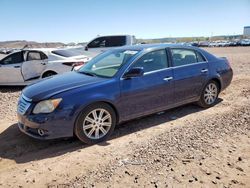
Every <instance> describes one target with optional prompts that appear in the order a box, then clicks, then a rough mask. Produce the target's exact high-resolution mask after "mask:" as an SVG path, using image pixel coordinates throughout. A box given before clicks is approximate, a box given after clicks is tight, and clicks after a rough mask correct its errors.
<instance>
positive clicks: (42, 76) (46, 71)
mask: <svg viewBox="0 0 250 188" xmlns="http://www.w3.org/2000/svg"><path fill="white" fill-rule="evenodd" d="M49 72H52V73H55V74H58V73H57V72H56V71H54V70H45V71H44V72H43V73H42V74H41V78H44V75H45V74H47V73H49Z"/></svg>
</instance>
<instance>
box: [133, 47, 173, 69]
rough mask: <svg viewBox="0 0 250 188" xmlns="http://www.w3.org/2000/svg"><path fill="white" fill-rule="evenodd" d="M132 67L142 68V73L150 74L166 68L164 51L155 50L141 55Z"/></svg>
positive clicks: (166, 62)
mask: <svg viewBox="0 0 250 188" xmlns="http://www.w3.org/2000/svg"><path fill="white" fill-rule="evenodd" d="M133 67H142V68H143V70H144V72H145V73H146V72H151V71H155V70H160V69H164V68H167V67H168V61H167V56H166V51H165V50H157V51H154V52H149V53H147V54H145V55H143V56H142V57H141V58H140V59H139V60H138V61H136V62H135V63H134V64H133V65H132V68H133Z"/></svg>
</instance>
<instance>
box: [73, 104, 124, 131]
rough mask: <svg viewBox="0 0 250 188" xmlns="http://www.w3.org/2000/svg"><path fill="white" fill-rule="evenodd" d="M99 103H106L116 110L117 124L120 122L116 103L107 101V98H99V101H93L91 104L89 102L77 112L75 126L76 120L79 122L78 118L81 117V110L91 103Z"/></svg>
mask: <svg viewBox="0 0 250 188" xmlns="http://www.w3.org/2000/svg"><path fill="white" fill-rule="evenodd" d="M99 103H105V104H107V105H109V106H110V107H111V108H112V109H113V110H114V112H115V115H116V124H118V123H119V112H118V110H117V108H116V107H115V105H114V104H113V103H112V102H110V101H107V100H98V101H93V102H91V103H89V104H87V105H84V106H83V107H82V108H81V109H80V110H79V111H78V112H77V115H76V118H75V122H74V127H75V125H76V122H77V120H78V118H79V116H80V114H81V112H82V111H83V110H84V109H86V108H87V107H89V106H90V105H94V104H99Z"/></svg>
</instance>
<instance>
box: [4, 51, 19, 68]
mask: <svg viewBox="0 0 250 188" xmlns="http://www.w3.org/2000/svg"><path fill="white" fill-rule="evenodd" d="M22 62H23V53H22V52H16V53H13V54H11V55H9V56H8V57H6V58H5V59H3V60H2V64H3V65H10V64H16V63H22Z"/></svg>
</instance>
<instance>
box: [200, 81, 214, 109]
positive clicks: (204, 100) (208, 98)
mask: <svg viewBox="0 0 250 188" xmlns="http://www.w3.org/2000/svg"><path fill="white" fill-rule="evenodd" d="M218 95H219V86H218V83H217V82H215V81H210V82H208V83H207V85H206V86H205V88H204V89H203V91H202V94H201V96H200V100H199V101H198V104H199V106H201V107H203V108H209V107H211V106H213V105H214V104H215V103H216V100H217V98H218Z"/></svg>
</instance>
